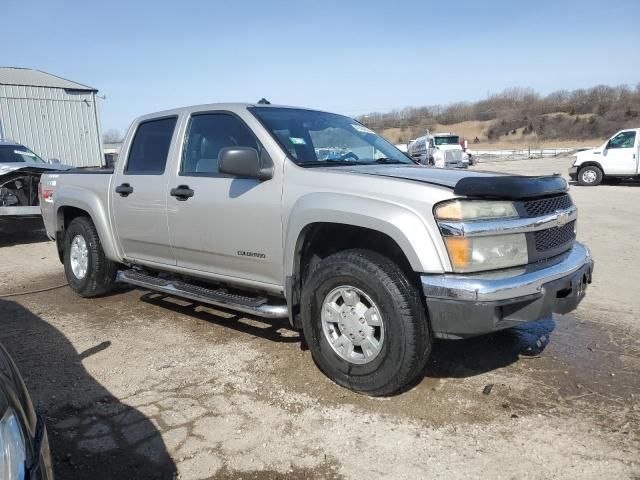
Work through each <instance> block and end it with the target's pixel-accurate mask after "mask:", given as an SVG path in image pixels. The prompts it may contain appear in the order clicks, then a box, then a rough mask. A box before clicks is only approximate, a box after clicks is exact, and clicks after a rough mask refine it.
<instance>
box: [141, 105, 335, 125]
mask: <svg viewBox="0 0 640 480" xmlns="http://www.w3.org/2000/svg"><path fill="white" fill-rule="evenodd" d="M252 107H257V108H288V109H293V110H309V111H313V112H322V113H331V112H325V111H324V110H317V109H315V108H306V107H295V106H291V105H272V104H268V105H266V104H261V103H246V102H233V103H204V104H200V105H190V106H188V107H179V108H173V109H171V110H162V111H159V112H153V113H149V114H146V115H142V116H140V117H138V118H136V119H135V120H134V123H139V122H143V121H146V120H153V119H155V118H159V117H162V116H165V117H166V116H171V115H180V114H182V113H187V114H190V113H193V112H204V111H216V110H225V111H230V112H233V113H239V112H240V111H243V110H246V109H248V108H252Z"/></svg>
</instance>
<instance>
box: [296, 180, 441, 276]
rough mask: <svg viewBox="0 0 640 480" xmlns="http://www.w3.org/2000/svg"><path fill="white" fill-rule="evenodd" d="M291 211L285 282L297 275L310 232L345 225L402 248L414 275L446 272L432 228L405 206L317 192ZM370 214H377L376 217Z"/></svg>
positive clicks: (300, 201) (309, 195)
mask: <svg viewBox="0 0 640 480" xmlns="http://www.w3.org/2000/svg"><path fill="white" fill-rule="evenodd" d="M290 211H291V213H290V215H289V217H288V219H287V221H286V227H285V237H284V277H285V278H287V277H290V276H292V275H294V274H295V271H294V270H295V258H296V255H297V252H298V249H299V244H300V243H299V242H301V241H302V240H303V237H304V234H305V231H306V230H307V228H308V227H309V226H310V225H313V224H317V223H334V224H345V225H350V226H355V227H362V228H368V229H371V230H375V231H378V232H380V233H383V234H385V235H387V236H388V237H390V238H391V239H392V240H393V241H394V242H395V243H396V244H397V245H398V246H399V247H400V249H401V250H402V252H403V253H404V255H405V257H406V258H407V261H408V262H409V264H410V265H411V268H412V269H413V270H414V271H416V272H443V271H445V266H444V265H443V264H442V261H441V257H440V254H439V250H438V248H437V246H436V244H435V242H434V239H433V238H432V234H431V233H430V231H429V228H428V227H427V225H426V224H425V222H424V221H423V220H422V219H421V218H420V216H419V215H418V214H417V213H416V212H414V211H412V210H411V209H409V208H407V207H405V206H402V205H398V204H394V203H390V202H385V201H381V200H378V199H375V198H369V197H360V196H355V195H348V194H342V193H333V192H317V193H310V194H308V195H305V196H303V197H301V198H300V199H298V200H297V201H296V202H295V204H294V205H293V206H292V208H291V210H290ZM367 212H375V215H373V214H372V215H370V214H368V213H367ZM416 246H419V248H415V247H416Z"/></svg>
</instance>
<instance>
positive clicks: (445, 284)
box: [421, 242, 593, 338]
mask: <svg viewBox="0 0 640 480" xmlns="http://www.w3.org/2000/svg"><path fill="white" fill-rule="evenodd" d="M592 272H593V259H592V257H591V254H590V252H589V249H588V248H587V247H585V246H584V245H582V244H580V243H577V242H576V244H575V245H574V246H573V248H572V249H571V250H570V251H568V252H566V253H565V254H563V255H559V256H558V257H556V258H553V259H550V260H548V261H545V262H537V263H536V264H532V265H527V266H525V267H521V268H514V269H509V270H501V271H496V272H484V273H479V274H469V275H460V274H444V275H422V276H421V280H422V290H423V293H424V296H425V298H426V302H427V309H428V310H429V316H430V319H431V323H432V327H433V330H434V332H435V333H436V336H439V337H444V338H462V337H466V336H473V335H481V334H483V333H488V332H491V331H494V330H499V329H502V328H508V327H510V326H514V325H517V324H519V323H524V322H529V321H535V320H541V319H543V318H547V317H549V316H550V315H551V314H552V313H568V312H570V311H571V310H573V309H575V308H576V306H577V305H578V303H579V302H580V301H581V300H582V298H583V297H584V294H585V290H586V287H587V285H588V284H589V283H591V275H592Z"/></svg>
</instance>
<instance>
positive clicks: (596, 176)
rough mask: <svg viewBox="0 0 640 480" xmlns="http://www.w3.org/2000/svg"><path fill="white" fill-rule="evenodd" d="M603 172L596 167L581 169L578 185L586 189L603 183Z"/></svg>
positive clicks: (590, 166)
mask: <svg viewBox="0 0 640 480" xmlns="http://www.w3.org/2000/svg"><path fill="white" fill-rule="evenodd" d="M602 177H603V174H602V170H600V168H598V167H596V166H595V165H589V166H588V167H584V168H581V169H580V171H579V172H578V183H579V184H580V185H583V186H585V187H594V186H596V185H599V184H600V183H601V182H602Z"/></svg>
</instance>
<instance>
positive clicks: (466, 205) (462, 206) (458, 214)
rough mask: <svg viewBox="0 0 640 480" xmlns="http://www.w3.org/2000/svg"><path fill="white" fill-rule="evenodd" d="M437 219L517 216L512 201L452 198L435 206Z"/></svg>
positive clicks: (482, 218)
mask: <svg viewBox="0 0 640 480" xmlns="http://www.w3.org/2000/svg"><path fill="white" fill-rule="evenodd" d="M434 213H435V216H436V219H437V220H459V221H465V220H492V219H496V218H518V212H517V211H516V207H515V206H514V205H513V202H505V201H493V200H452V201H449V202H445V203H441V204H439V205H437V206H436V208H435V212H434Z"/></svg>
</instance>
